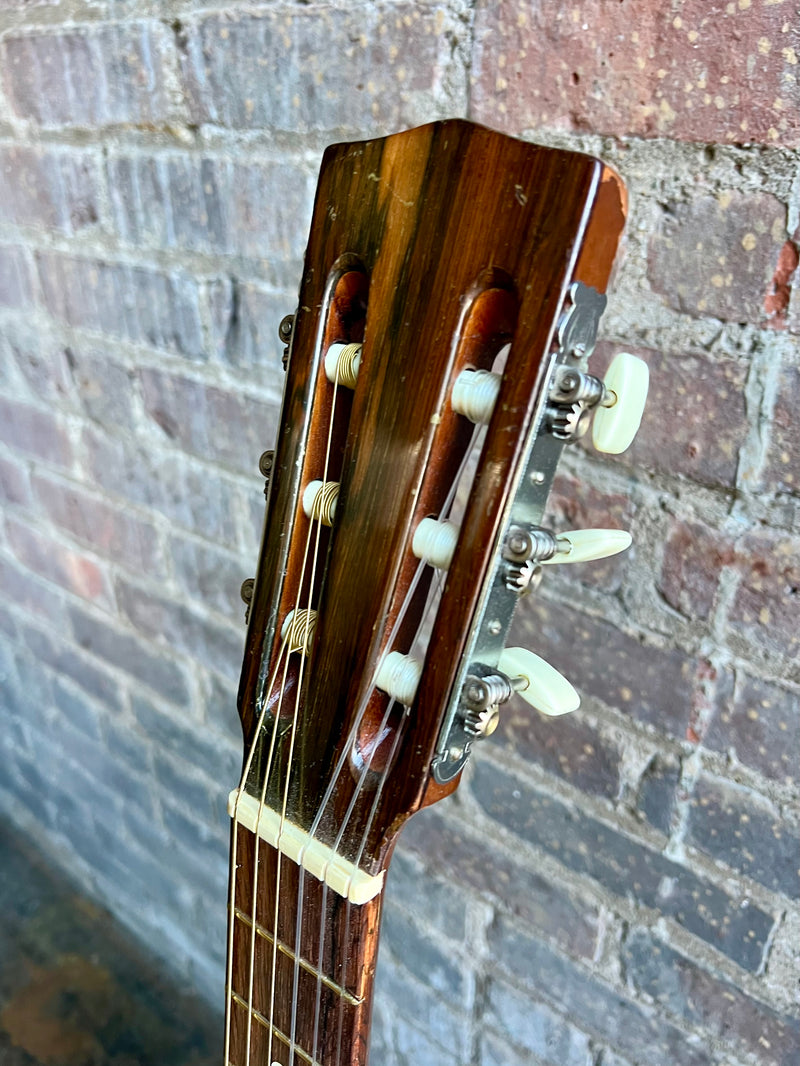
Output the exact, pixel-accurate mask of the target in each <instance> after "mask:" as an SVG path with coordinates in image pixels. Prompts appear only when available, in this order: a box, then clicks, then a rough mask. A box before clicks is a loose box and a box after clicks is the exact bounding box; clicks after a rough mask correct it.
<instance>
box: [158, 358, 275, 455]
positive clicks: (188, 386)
mask: <svg viewBox="0 0 800 1066" xmlns="http://www.w3.org/2000/svg"><path fill="white" fill-rule="evenodd" d="M141 384H142V392H143V395H144V404H145V408H146V410H147V413H148V415H149V416H150V418H152V419H153V421H154V423H156V424H157V425H159V426H160V427H161V429H162V430H163V431H164V433H165V434H166V436H167V437H168V438H170V439H173V440H177V441H178V442H179V443H180V444H181V445H182V446H183V447H184V448H185V450H186V451H188V452H190V453H193V454H195V455H198V456H201V457H203V458H213V459H214V461H216V462H217V463H220V464H223V465H226V466H232V467H233V468H234V469H238V470H241V471H242V472H244V473H252V471H253V470H255V469H257V467H258V457H259V456H260V455H261V453H262V452H263V451H264V449H265V448H267V447H271V446H272V445H273V443H274V440H275V434H276V431H277V422H278V411H277V408H276V407H274V406H272V405H268V404H265V403H263V401H260V400H257V399H255V398H250V397H247V396H244V395H242V394H240V393H236V392H233V391H226V390H223V389H218V388H212V387H208V386H207V385H205V384H203V383H202V382H200V381H197V380H195V379H193V378H186V377H178V376H177V375H174V374H165V373H162V372H161V371H159V370H144V371H142V373H141Z"/></svg>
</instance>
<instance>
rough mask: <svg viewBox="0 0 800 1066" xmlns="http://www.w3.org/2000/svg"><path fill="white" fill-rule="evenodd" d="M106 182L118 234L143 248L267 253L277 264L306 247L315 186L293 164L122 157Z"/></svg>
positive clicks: (112, 166)
mask: <svg viewBox="0 0 800 1066" xmlns="http://www.w3.org/2000/svg"><path fill="white" fill-rule="evenodd" d="M108 184H109V190H110V192H111V202H112V210H113V217H114V223H115V226H116V228H117V230H118V232H119V234H120V237H121V238H122V239H123V240H124V241H126V242H129V243H131V244H134V245H136V246H138V247H141V246H147V245H154V246H156V247H159V248H180V249H186V250H191V251H199V252H218V253H221V254H227V255H242V256H249V257H252V258H254V259H264V258H266V257H267V256H266V253H267V252H269V260H270V262H272V263H274V262H275V261H276V260H279V259H281V258H286V259H290V260H295V261H296V260H299V259H300V257H301V255H302V253H303V251H304V249H305V241H306V230H307V220H308V217H309V216H310V213H311V197H312V195H313V188H314V186H313V182H312V179H311V177H310V175H309V173H308V171H307V170H306V169H305V168H301V167H299V166H297V165H295V164H292V163H290V162H286V163H282V162H271V163H262V164H251V165H247V166H243V165H240V164H236V163H232V162H231V161H230V160H228V159H218V158H213V157H205V158H203V157H201V158H199V159H196V158H194V157H193V156H187V155H185V154H184V155H167V156H154V157H144V158H142V157H140V156H133V157H131V156H123V157H120V158H114V159H112V160H110V161H109V163H108ZM265 189H269V190H270V195H269V197H265V196H264V190H265ZM153 203H158V204H160V205H161V210H159V211H158V212H154V211H153V210H152V205H153Z"/></svg>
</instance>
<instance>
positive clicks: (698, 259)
mask: <svg viewBox="0 0 800 1066" xmlns="http://www.w3.org/2000/svg"><path fill="white" fill-rule="evenodd" d="M786 236H787V234H786V205H785V204H782V203H781V202H780V200H777V199H776V198H775V197H774V196H771V195H770V194H769V193H739V192H733V191H730V192H723V193H720V194H719V195H718V196H708V195H698V196H697V197H696V198H694V199H692V200H691V201H690V202H689V203H679V204H674V205H671V207H670V209H669V212H668V213H667V214H666V215H665V216H664V220H663V222H662V225H661V228H660V230H659V231H657V232H656V233H655V234H654V235H653V236H652V238H651V240H650V250H649V255H648V264H647V276H648V279H649V281H650V284H651V285H652V287H653V289H654V290H655V291H656V292H658V293H661V294H662V296H663V297H664V298H665V300H666V302H667V303H668V304H669V305H670V306H671V307H674V308H675V309H676V310H677V311H683V312H685V313H687V314H690V315H693V316H695V317H706V316H712V317H714V318H722V319H724V320H726V321H729V322H754V323H757V324H761V323H762V322H767V323H769V322H770V320H771V318H774V313H773V314H772V315H770V314H768V313H767V311H766V309H765V303H768V302H769V301H768V297H770V296H771V295H772V294H773V290H774V278H775V272H776V268H777V267H778V264H779V260H780V258H781V255H782V252H783V247H784V244H785V242H786ZM770 306H771V303H770ZM773 324H775V322H773Z"/></svg>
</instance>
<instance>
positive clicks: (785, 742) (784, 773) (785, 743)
mask: <svg viewBox="0 0 800 1066" xmlns="http://www.w3.org/2000/svg"><path fill="white" fill-rule="evenodd" d="M798 705H800V696H798V694H797V693H796V692H790V691H789V690H788V689H786V688H782V687H781V686H779V685H775V684H773V683H772V682H770V681H763V680H761V678H758V677H748V676H742V677H737V679H736V688H735V693H733V692H725V693H723V694H722V697H721V698H720V699H719V701H718V703H717V707H716V715H715V717H714V719H713V721H712V722H711V726H710V728H709V730H708V732H707V734H706V736H705V744H706V745H707V747H709V748H713V749H714V750H715V751H724V752H731V753H732V754H733V755H734V756H735V758H736V759H737V760H738V761H739V762H740V763H743V764H744V765H745V766H749V767H752V768H753V769H755V770H759V771H760V772H761V773H762V774H765V775H766V776H767V777H770V778H772V779H773V780H775V781H783V782H785V783H786V784H788V785H792V784H794V785H797V783H798V778H799V777H800V769H799V768H798V764H797V752H798V751H800V715H798V713H797V708H798Z"/></svg>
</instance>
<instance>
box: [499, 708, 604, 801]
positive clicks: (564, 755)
mask: <svg viewBox="0 0 800 1066" xmlns="http://www.w3.org/2000/svg"><path fill="white" fill-rule="evenodd" d="M498 733H499V737H500V740H501V742H502V743H503V744H505V745H506V746H507V747H509V748H512V749H513V750H514V751H515V752H517V753H518V754H519V755H522V756H523V757H524V758H526V759H529V760H530V761H531V762H534V763H538V764H539V765H540V766H542V767H543V768H544V769H545V770H547V771H548V772H550V773H554V774H558V776H559V777H563V778H564V779H565V780H567V781H569V782H570V783H571V784H573V785H575V786H576V788H579V789H581V791H583V792H588V793H595V794H597V795H600V796H606V797H608V798H609V799H613V797H614V796H616V795H617V792H618V790H619V763H620V758H621V752H620V749H619V745H618V743H617V742H616V741H615V740H614V739H612V738H610V737H604V736H603V734H602V733H601V732H600V731H599V730H598V729H597V728H595V727H594V726H592V725H591V723H590V722H589V721H588V720H587V719H586V718H582V717H576V716H574V715H570V716H569V717H568V718H566V719H564V720H563V721H561V722H558V723H557V724H556V723H554V722H553V720H552V719H550V718H546V717H545V716H544V715H538V714H531V711H530V707H528V705H527V704H526V703H523V702H522V700H513V701H512V703H511V704H509V706H508V708H507V709H506V711H505V713H504V714H503V717H502V721H501V725H500V727H499V730H498Z"/></svg>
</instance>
